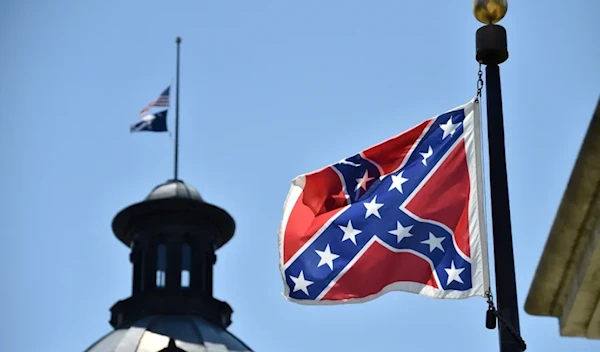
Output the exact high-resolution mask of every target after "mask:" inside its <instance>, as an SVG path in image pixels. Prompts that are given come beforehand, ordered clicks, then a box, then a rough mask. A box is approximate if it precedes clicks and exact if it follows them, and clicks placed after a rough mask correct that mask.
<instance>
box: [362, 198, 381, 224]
mask: <svg viewBox="0 0 600 352" xmlns="http://www.w3.org/2000/svg"><path fill="white" fill-rule="evenodd" d="M363 204H364V205H365V208H367V212H366V213H365V219H366V218H368V217H369V216H371V215H375V216H376V217H378V218H380V219H381V215H379V208H381V207H382V206H383V203H377V196H375V197H373V199H371V201H370V202H368V203H366V202H365V203H363Z"/></svg>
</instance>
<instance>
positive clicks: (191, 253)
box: [85, 180, 251, 352]
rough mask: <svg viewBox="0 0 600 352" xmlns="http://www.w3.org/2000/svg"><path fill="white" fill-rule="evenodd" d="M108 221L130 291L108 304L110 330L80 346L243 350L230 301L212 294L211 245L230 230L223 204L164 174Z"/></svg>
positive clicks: (149, 351) (134, 350) (137, 351)
mask: <svg viewBox="0 0 600 352" xmlns="http://www.w3.org/2000/svg"><path fill="white" fill-rule="evenodd" d="M112 228H113V232H114V234H115V235H116V237H117V238H118V239H119V240H120V241H121V242H122V243H123V244H124V245H126V246H127V247H128V248H129V249H130V253H129V261H130V262H131V264H132V269H133V275H132V283H131V284H132V285H131V288H132V292H131V296H130V297H128V298H125V299H122V300H120V301H117V302H116V303H115V304H114V305H113V306H112V307H111V308H110V312H111V317H110V320H109V323H110V325H111V326H112V327H113V328H114V330H113V331H112V332H110V333H109V334H107V335H105V336H104V337H102V338H101V339H100V340H98V341H97V342H96V343H94V344H93V345H92V346H91V347H89V348H88V349H87V350H85V351H86V352H116V351H118V352H211V351H214V352H217V351H219V352H228V351H232V352H233V351H235V352H251V349H250V348H249V347H248V346H246V345H245V344H244V343H243V342H242V341H241V340H239V339H238V338H236V337H235V336H233V334H231V333H230V332H229V331H228V330H227V328H228V327H229V326H230V325H231V323H232V320H231V315H232V313H233V309H232V308H231V306H230V305H229V304H227V302H223V301H220V300H218V299H216V298H215V297H214V296H213V266H214V264H215V263H216V260H217V256H216V250H218V249H219V248H220V247H221V246H223V245H224V244H225V243H227V242H228V241H229V240H230V239H231V238H232V236H233V234H234V232H235V222H234V220H233V218H232V217H231V216H230V215H229V213H227V211H225V210H224V209H221V208H219V207H218V206H216V205H213V204H210V203H207V202H205V201H204V200H203V199H202V197H201V196H200V193H199V192H198V190H197V189H196V188H194V187H193V186H191V185H188V184H186V183H184V182H183V181H181V180H169V181H167V182H165V183H163V184H160V185H158V186H156V187H155V188H154V189H153V190H152V191H151V192H150V194H149V195H148V196H147V197H146V198H145V199H144V200H143V201H141V202H138V203H135V204H132V205H130V206H128V207H126V208H125V209H123V210H121V211H120V212H119V213H118V214H117V215H116V216H115V218H114V219H113V223H112Z"/></svg>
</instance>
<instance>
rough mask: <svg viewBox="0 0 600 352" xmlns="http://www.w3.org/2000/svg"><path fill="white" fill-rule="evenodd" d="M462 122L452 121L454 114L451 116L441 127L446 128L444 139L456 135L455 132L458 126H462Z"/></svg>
mask: <svg viewBox="0 0 600 352" xmlns="http://www.w3.org/2000/svg"><path fill="white" fill-rule="evenodd" d="M460 124H461V123H460V122H457V123H452V116H450V118H449V119H448V121H447V122H446V123H445V124H443V125H440V128H441V129H442V130H444V135H443V136H442V139H446V137H448V136H452V135H454V132H455V131H456V129H457V128H458V126H460Z"/></svg>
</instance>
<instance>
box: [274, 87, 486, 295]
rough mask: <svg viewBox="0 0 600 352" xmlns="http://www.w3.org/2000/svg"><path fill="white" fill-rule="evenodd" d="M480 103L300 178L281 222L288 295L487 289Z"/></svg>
mask: <svg viewBox="0 0 600 352" xmlns="http://www.w3.org/2000/svg"><path fill="white" fill-rule="evenodd" d="M481 150H482V148H481V132H480V119H479V104H478V102H477V101H476V100H475V99H473V100H471V101H470V102H469V103H467V104H465V105H462V106H459V107H457V108H455V109H452V110H451V111H448V112H446V113H443V114H441V115H439V116H436V117H434V118H431V119H428V120H426V121H424V122H422V123H421V124H419V125H418V126H415V127H413V128H411V129H410V130H408V131H406V132H403V133H401V134H400V135H397V136H396V137H393V138H391V139H388V140H387V141H385V142H382V143H380V144H378V145H375V146H373V147H371V148H369V149H366V150H364V151H363V152H361V153H359V154H356V155H354V156H352V157H349V158H347V159H344V160H342V161H340V162H338V163H335V164H332V165H330V166H327V167H325V168H323V169H320V170H317V171H314V172H311V173H308V174H305V175H301V176H298V177H296V178H295V179H294V180H293V181H292V186H291V188H290V191H289V193H288V195H287V198H286V200H285V205H284V214H283V220H282V222H281V226H280V229H279V235H278V236H279V250H280V270H281V274H282V277H283V282H284V295H285V297H286V298H287V299H289V300H291V301H293V302H296V303H303V304H335V303H350V302H353V303H359V302H365V301H369V300H372V299H374V298H377V297H379V296H381V295H383V294H385V293H387V292H390V291H405V292H412V293H417V294H421V295H425V296H429V297H433V298H455V299H458V298H468V297H472V296H485V291H486V290H487V289H488V287H489V268H488V256H487V235H486V225H485V214H484V201H483V199H484V198H483V192H484V189H483V172H482V162H481V160H482V157H481Z"/></svg>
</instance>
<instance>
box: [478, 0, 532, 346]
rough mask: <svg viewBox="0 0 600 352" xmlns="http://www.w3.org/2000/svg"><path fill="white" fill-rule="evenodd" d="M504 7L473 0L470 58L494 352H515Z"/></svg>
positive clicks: (501, 2) (501, 0)
mask: <svg viewBox="0 0 600 352" xmlns="http://www.w3.org/2000/svg"><path fill="white" fill-rule="evenodd" d="M507 9H508V4H507V1H506V0H487V1H482V0H475V1H474V13H475V17H476V18H477V19H478V20H479V21H480V22H482V23H485V24H486V25H485V26H483V27H481V28H479V29H478V30H477V34H476V46H477V54H476V59H477V61H478V62H479V63H480V64H483V65H486V67H485V78H486V100H487V129H488V148H489V157H490V159H489V163H490V195H491V203H492V229H493V237H494V267H495V273H496V299H497V304H498V307H497V313H496V314H497V316H498V320H499V324H498V334H499V343H500V352H520V351H524V350H525V343H524V341H523V340H522V339H521V337H520V328H519V308H518V301H517V284H516V278H515V276H516V274H515V261H514V253H513V242H512V230H511V223H510V206H509V198H508V180H507V172H506V153H505V146H504V116H503V111H502V91H501V87H500V67H499V65H500V64H501V63H503V62H504V61H506V60H507V59H508V49H507V40H506V30H505V29H504V27H502V26H499V25H496V24H494V23H495V22H498V21H499V20H501V19H502V18H503V17H504V15H505V14H506V10H507Z"/></svg>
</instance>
